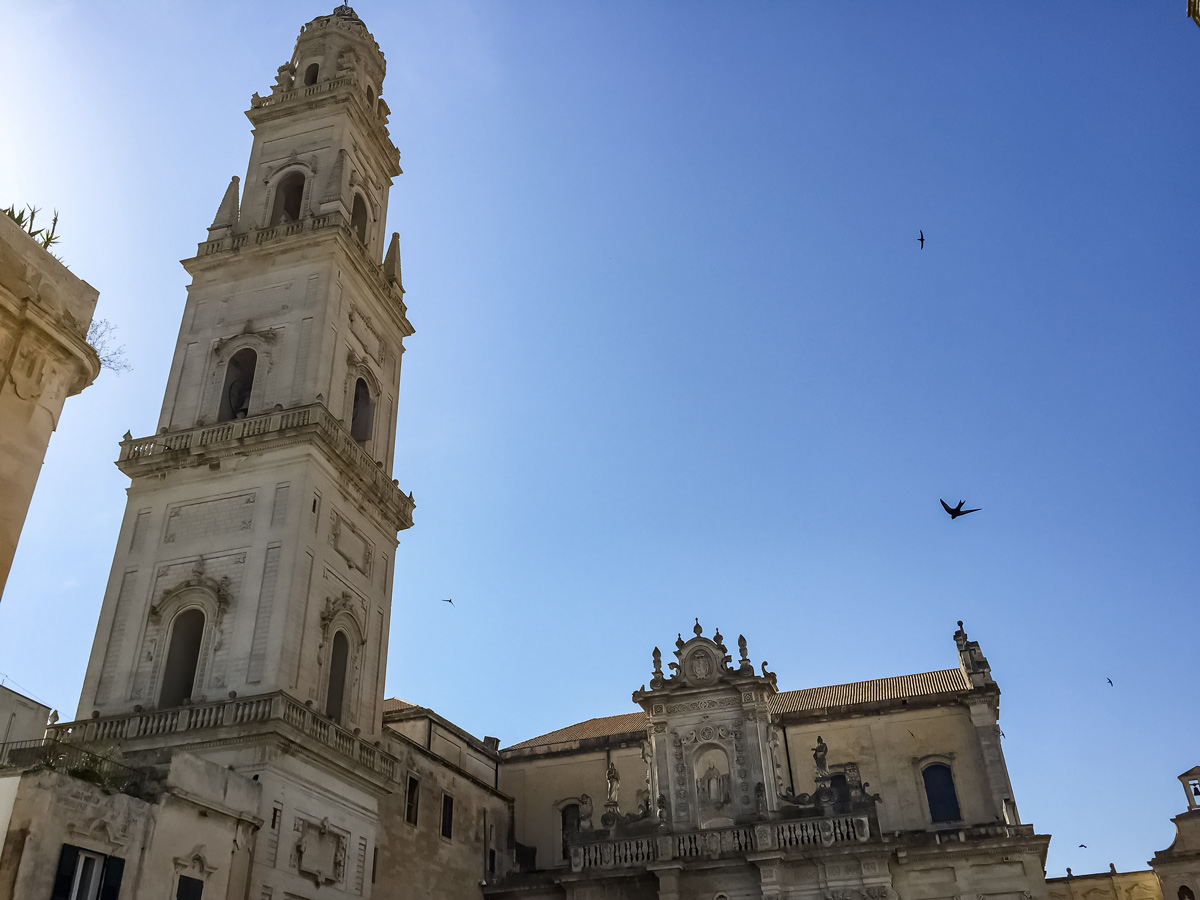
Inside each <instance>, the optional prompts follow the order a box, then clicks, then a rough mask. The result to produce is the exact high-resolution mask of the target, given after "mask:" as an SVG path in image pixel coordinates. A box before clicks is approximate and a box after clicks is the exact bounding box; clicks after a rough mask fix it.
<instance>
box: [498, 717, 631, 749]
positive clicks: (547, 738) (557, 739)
mask: <svg viewBox="0 0 1200 900" xmlns="http://www.w3.org/2000/svg"><path fill="white" fill-rule="evenodd" d="M645 727H646V714H645V713H644V712H642V710H640V709H639V710H638V711H637V712H631V713H623V714H621V715H619V716H601V717H600V718H598V719H588V720H587V721H586V722H580V723H578V724H577V725H568V726H567V727H566V728H560V729H558V731H551V732H550V733H549V734H543V735H541V736H539V737H535V738H530V739H529V740H527V741H521V743H519V744H513V745H512V746H511V747H505V748H504V749H505V750H524V749H527V748H529V747H544V746H546V745H548V744H565V743H569V742H570V741H583V740H587V739H588V738H597V737H611V736H612V735H614V734H632V733H633V732H636V731H641V730H643V729H645Z"/></svg>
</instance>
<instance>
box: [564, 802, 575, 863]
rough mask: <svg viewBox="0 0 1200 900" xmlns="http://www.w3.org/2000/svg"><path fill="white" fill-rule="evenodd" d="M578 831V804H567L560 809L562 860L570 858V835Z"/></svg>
mask: <svg viewBox="0 0 1200 900" xmlns="http://www.w3.org/2000/svg"><path fill="white" fill-rule="evenodd" d="M578 830H579V804H578V803H568V804H567V805H566V806H564V807H563V808H562V858H563V859H567V858H569V857H570V855H571V854H570V852H569V849H570V843H571V835H573V834H574V833H575V832H577V831H578Z"/></svg>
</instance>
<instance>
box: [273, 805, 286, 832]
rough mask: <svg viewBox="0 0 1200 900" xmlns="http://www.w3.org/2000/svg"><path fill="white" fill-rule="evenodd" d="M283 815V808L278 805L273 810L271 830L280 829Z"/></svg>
mask: <svg viewBox="0 0 1200 900" xmlns="http://www.w3.org/2000/svg"><path fill="white" fill-rule="evenodd" d="M282 816H283V810H282V809H280V808H279V807H278V806H276V807H275V808H274V809H273V810H271V830H272V831H278V830H279V820H280V818H281V817H282Z"/></svg>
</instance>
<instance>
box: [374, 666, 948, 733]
mask: <svg viewBox="0 0 1200 900" xmlns="http://www.w3.org/2000/svg"><path fill="white" fill-rule="evenodd" d="M970 689H971V685H970V684H969V683H968V682H967V679H966V676H964V675H963V673H962V670H961V669H938V670H937V671H936V672H919V673H917V674H916V675H898V676H895V677H893V678H875V679H873V680H871V681H851V682H849V683H847V684H831V685H826V686H824V687H813V688H802V689H800V690H798V691H784V692H782V693H779V694H775V695H774V696H773V697H771V700H770V703H771V712H772V713H773V714H775V715H783V714H786V713H795V712H807V711H809V710H817V709H830V708H834V707H841V706H855V705H857V704H860V703H879V702H882V701H887V700H906V699H911V698H914V697H928V696H935V695H937V694H956V693H961V692H964V691H968V690H970ZM389 702H390V701H389ZM646 720H647V716H646V713H644V712H642V711H641V710H638V711H637V712H631V713H623V714H622V715H619V716H602V717H600V718H597V719H588V720H587V721H586V722H579V723H578V724H576V725H568V726H567V727H566V728H560V729H558V730H557V731H551V732H549V733H548V734H543V735H539V736H538V737H534V738H530V739H529V740H527V741H521V743H519V744H513V745H512V746H510V747H505V748H504V749H505V750H527V749H529V748H531V747H546V746H549V745H551V744H566V743H570V742H573V741H582V740H587V739H588V738H598V737H612V736H614V735H618V734H633V733H635V732H638V731H641V730H642V729H644V728H645V727H646Z"/></svg>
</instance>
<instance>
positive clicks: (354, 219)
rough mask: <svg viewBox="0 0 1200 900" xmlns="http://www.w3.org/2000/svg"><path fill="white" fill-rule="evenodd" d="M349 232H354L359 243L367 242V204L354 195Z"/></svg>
mask: <svg viewBox="0 0 1200 900" xmlns="http://www.w3.org/2000/svg"><path fill="white" fill-rule="evenodd" d="M350 230H351V231H353V232H354V234H355V236H356V237H357V238H358V240H359V243H361V244H365V243H366V242H367V204H366V203H364V202H363V198H362V197H361V196H359V195H358V194H355V195H354V206H353V207H352V208H351V210H350Z"/></svg>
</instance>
